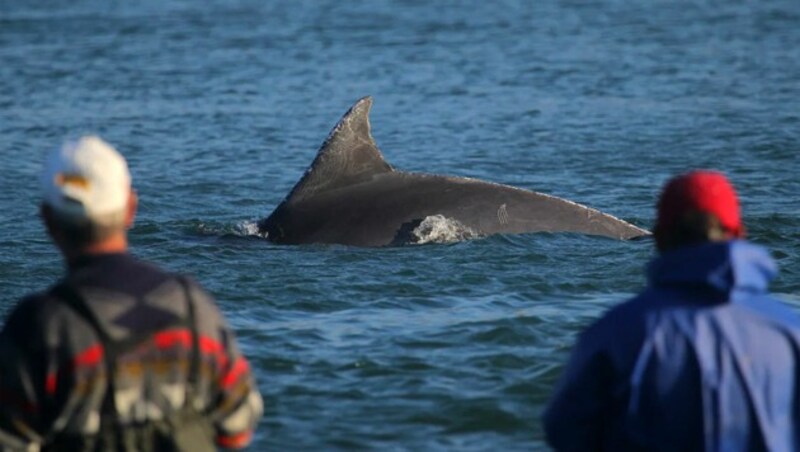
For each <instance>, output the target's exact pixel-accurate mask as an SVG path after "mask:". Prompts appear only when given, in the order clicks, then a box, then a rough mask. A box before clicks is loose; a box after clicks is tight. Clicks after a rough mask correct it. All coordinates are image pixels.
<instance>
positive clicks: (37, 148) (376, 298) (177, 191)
mask: <svg viewBox="0 0 800 452" xmlns="http://www.w3.org/2000/svg"><path fill="white" fill-rule="evenodd" d="M29 3H32V4H29ZM364 95H372V96H374V101H375V103H374V107H373V112H372V126H373V135H374V137H375V139H376V141H377V143H378V145H379V146H380V147H381V149H382V150H383V152H384V155H385V156H386V158H387V160H388V161H389V162H390V163H391V164H392V165H394V166H395V167H397V168H399V169H403V170H408V171H419V172H430V173H441V174H453V175H461V176H469V177H476V178H482V179H487V180H491V181H495V182H499V183H505V184H510V185H514V186H518V187H522V188H527V189H531V190H536V191H540V192H544V193H549V194H553V195H556V196H561V197H565V198H568V199H571V200H574V201H577V202H580V203H583V204H586V205H589V206H591V207H594V208H597V209H600V210H603V211H605V212H608V213H610V214H613V215H615V216H618V217H620V218H623V219H625V220H627V221H630V222H632V223H634V224H636V225H638V226H641V227H645V228H650V227H652V224H653V220H654V209H653V205H654V203H655V200H656V197H657V195H658V191H659V189H660V187H661V185H662V184H663V183H664V181H665V180H666V179H667V178H668V177H670V176H671V175H674V174H676V173H679V172H681V171H684V170H687V169H690V168H716V169H719V170H722V171H724V172H726V173H727V174H728V175H729V177H730V178H731V180H732V181H733V182H734V184H735V185H736V186H737V187H738V188H739V191H740V196H741V201H742V205H743V210H744V217H745V221H746V223H747V227H748V229H749V233H750V238H751V239H752V240H753V241H755V242H757V243H760V244H762V245H765V246H767V247H769V248H770V249H771V250H772V253H773V256H774V257H775V259H776V260H777V262H778V264H779V266H780V268H781V273H780V275H779V277H778V278H777V280H776V281H775V282H774V284H773V289H774V291H775V292H776V293H777V295H778V296H779V297H781V298H782V299H784V300H786V302H787V303H789V304H791V305H792V306H794V307H796V308H797V309H798V310H800V257H799V256H798V255H799V254H800V202H798V195H800V178H798V176H797V174H798V170H800V3H798V2H797V1H796V0H774V1H731V2H716V1H645V0H640V1H625V2H623V1H541V2H529V1H524V0H506V1H497V2H482V1H472V0H465V1H441V2H435V3H434V2H423V1H412V0H408V1H389V0H382V1H366V0H363V1H349V2H339V1H333V0H319V1H316V0H315V1H311V0H305V1H283V0H277V1H271V2H260V1H212V2H189V1H167V2H162V1H156V0H145V1H142V2H121V1H100V0H72V1H69V2H60V1H41V2H14V1H10V0H0V156H1V157H2V158H0V174H2V176H0V210H2V215H0V293H2V296H1V298H0V314H2V313H5V312H7V311H8V309H10V307H12V306H13V305H14V303H15V302H16V301H17V300H18V299H19V298H20V297H21V296H23V294H25V293H27V292H30V291H33V290H41V289H43V288H45V287H46V286H47V285H48V284H49V283H51V282H52V281H53V280H54V279H55V278H57V277H58V276H59V275H60V274H61V272H62V270H63V268H62V264H61V261H60V258H59V256H58V255H57V253H56V252H55V250H54V248H53V247H52V246H51V245H50V243H49V242H48V240H47V237H46V235H45V233H44V231H43V228H42V226H41V225H40V223H39V220H38V216H37V205H38V202H39V188H38V172H39V168H40V166H41V164H42V162H43V160H44V156H45V155H46V153H47V152H48V151H49V150H51V149H53V148H54V147H56V146H58V145H60V143H61V142H62V141H63V140H64V139H66V138H70V137H73V138H74V137H77V136H79V135H81V134H83V133H98V134H100V135H102V136H103V137H104V138H106V139H107V140H108V141H110V142H111V143H113V144H114V145H116V146H117V147H118V148H119V149H120V150H121V151H122V152H123V153H124V154H125V155H126V157H127V158H128V159H129V162H130V166H131V170H132V173H133V178H134V184H135V186H136V189H137V190H138V193H139V196H140V200H141V206H140V212H139V217H138V221H137V223H136V226H135V228H134V229H133V230H132V231H131V241H132V247H133V252H134V253H135V254H136V255H138V256H140V257H142V258H144V259H148V260H152V261H155V262H157V263H159V264H160V265H162V266H164V267H166V268H169V269H171V270H175V271H182V272H187V273H191V274H193V275H195V276H196V277H197V278H198V279H199V280H200V281H201V282H202V283H203V284H204V285H205V286H206V287H207V288H208V289H209V290H210V291H212V292H213V293H214V294H215V295H216V297H217V298H218V301H219V305H220V307H221V309H222V310H223V311H224V312H225V314H226V316H227V318H228V319H229V322H230V323H231V324H232V326H233V327H234V328H235V330H236V331H237V334H238V338H239V341H240V343H241V345H242V347H243V348H244V350H245V352H246V354H247V355H248V356H249V358H250V360H251V362H252V365H253V367H254V368H255V369H256V374H257V377H258V382H259V386H260V388H261V391H262V393H263V394H264V398H265V403H266V413H265V416H264V419H263V421H262V423H261V425H260V427H259V430H258V433H257V437H256V439H255V442H254V444H253V446H252V447H251V450H256V451H261V450H303V451H305V450H467V451H473V450H474V451H484V450H546V446H545V444H544V441H543V433H542V430H541V426H540V423H539V416H540V414H541V411H542V409H543V406H544V404H545V403H546V401H547V399H548V397H549V394H550V392H551V389H552V385H553V383H554V381H555V380H556V379H557V377H558V375H559V372H560V371H561V369H562V366H563V363H564V360H565V358H566V356H567V355H568V353H569V350H570V347H571V345H572V343H573V341H574V339H575V336H576V334H578V332H579V331H581V329H582V328H584V327H585V326H586V325H587V324H588V323H589V322H591V321H592V320H594V319H596V318H598V316H600V315H601V314H602V313H603V312H604V311H605V310H606V309H608V308H609V307H611V306H613V305H615V304H616V303H619V302H620V301H622V300H624V299H625V298H626V297H628V296H630V295H631V294H633V293H635V292H637V291H638V290H639V289H641V288H642V287H643V284H644V276H643V268H644V265H645V264H646V262H647V261H648V260H649V259H650V258H652V257H653V254H654V253H653V244H652V242H651V241H649V240H644V241H632V242H620V241H615V240H610V239H605V238H598V237H587V236H580V235H574V234H528V235H514V236H494V237H489V238H482V239H475V240H467V241H462V242H456V243H447V244H441V243H427V244H421V245H416V246H406V247H397V248H385V249H361V248H351V247H345V246H321V245H308V246H277V245H273V244H270V243H269V242H267V241H265V240H263V239H262V238H260V237H258V236H256V235H254V234H253V230H254V224H255V221H257V220H258V219H259V218H262V217H264V216H266V215H268V214H269V212H270V211H271V210H272V208H273V207H275V206H276V205H277V204H278V203H279V202H280V201H281V200H282V199H283V197H284V196H285V195H286V194H287V193H288V191H289V190H290V189H291V188H292V186H293V185H294V183H295V182H296V181H297V180H298V179H299V178H300V176H301V175H302V173H303V171H304V170H305V169H306V167H307V166H308V165H309V164H310V163H311V161H312V160H313V158H314V155H315V152H316V150H317V148H318V147H319V145H320V144H321V143H322V140H323V139H324V138H325V137H326V135H327V133H328V132H329V130H330V129H331V127H333V125H334V124H335V123H336V121H337V120H338V119H339V117H340V116H341V115H342V114H343V113H344V112H345V111H346V110H347V109H348V108H349V106H350V105H351V104H352V103H353V102H355V101H356V100H357V99H358V98H360V97H362V96H364Z"/></svg>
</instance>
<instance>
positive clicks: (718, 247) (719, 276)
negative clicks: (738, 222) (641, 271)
mask: <svg viewBox="0 0 800 452" xmlns="http://www.w3.org/2000/svg"><path fill="white" fill-rule="evenodd" d="M777 274H778V268H777V265H776V264H775V261H773V260H772V258H771V257H770V255H769V252H768V251H767V250H766V249H765V248H763V247H761V246H758V245H754V244H752V243H749V242H747V241H744V240H732V241H728V242H713V243H704V244H702V245H697V246H689V247H684V248H679V249H677V250H673V251H669V252H666V253H664V254H662V255H661V256H659V257H657V258H655V259H653V261H651V262H650V264H649V265H648V268H647V275H648V280H649V282H650V285H651V286H691V287H705V288H708V289H711V290H713V291H714V292H719V293H723V294H729V293H731V292H733V291H734V290H736V291H744V292H749V293H763V292H766V291H767V288H768V287H769V283H770V281H772V280H773V279H774V278H775V276H776V275H777Z"/></svg>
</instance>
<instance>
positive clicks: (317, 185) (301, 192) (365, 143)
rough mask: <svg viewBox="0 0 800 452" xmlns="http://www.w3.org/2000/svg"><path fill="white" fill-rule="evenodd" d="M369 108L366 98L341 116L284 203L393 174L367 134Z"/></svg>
mask: <svg viewBox="0 0 800 452" xmlns="http://www.w3.org/2000/svg"><path fill="white" fill-rule="evenodd" d="M371 107H372V98H371V97H369V96H367V97H364V98H362V99H360V100H359V101H358V102H356V103H355V104H354V105H353V106H352V107H351V108H350V110H348V111H347V113H345V114H344V116H342V119H341V120H339V123H338V124H336V127H334V128H333V130H331V133H330V134H329V135H328V138H326V139H325V142H324V143H322V147H320V149H319V151H318V152H317V157H316V158H315V159H314V162H313V163H312V164H311V166H310V167H309V168H308V169H307V170H306V173H305V174H304V175H303V177H302V178H301V179H300V181H299V182H298V183H297V185H295V186H294V188H293V189H292V191H291V193H289V196H288V197H287V198H286V202H295V201H300V200H302V199H305V198H308V197H310V196H312V195H314V194H316V193H319V192H321V191H323V190H332V189H335V188H340V187H345V186H348V185H354V184H358V183H360V182H364V181H367V180H369V179H371V178H372V177H373V176H374V175H375V174H378V173H385V172H391V171H393V169H392V167H391V166H390V165H389V164H388V163H386V160H384V159H383V154H381V151H380V150H379V149H378V146H377V145H376V144H375V140H373V138H372V135H371V134H370V126H369V111H370V108H371Z"/></svg>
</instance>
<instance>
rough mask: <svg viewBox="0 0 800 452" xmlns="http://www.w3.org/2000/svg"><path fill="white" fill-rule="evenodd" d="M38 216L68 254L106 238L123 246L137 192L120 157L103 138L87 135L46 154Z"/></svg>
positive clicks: (123, 160) (131, 218) (95, 245)
mask: <svg viewBox="0 0 800 452" xmlns="http://www.w3.org/2000/svg"><path fill="white" fill-rule="evenodd" d="M41 182H42V189H43V195H44V199H43V203H42V217H43V219H44V221H45V224H46V225H47V229H48V232H49V233H50V235H51V236H52V237H53V239H54V240H55V242H56V244H57V245H58V246H59V247H60V248H61V249H62V251H65V252H66V253H67V254H75V253H80V252H82V251H87V250H89V251H91V250H92V248H93V247H97V246H99V247H100V248H101V251H102V249H103V244H104V243H106V242H109V241H112V242H115V243H116V245H115V247H116V248H119V245H120V243H119V242H120V240H122V242H123V244H122V245H123V249H122V250H120V249H114V250H113V251H123V250H124V248H126V247H127V240H126V230H127V228H128V227H130V226H131V225H132V224H133V218H134V216H135V212H136V195H135V193H134V192H133V191H132V190H131V176H130V173H129V172H128V165H127V163H126V162H125V159H124V158H123V157H122V156H121V155H120V154H119V153H118V152H117V151H116V150H115V149H114V148H112V147H111V146H110V145H109V144H108V143H106V142H105V141H103V140H101V139H100V138H98V137H95V136H86V137H83V138H81V139H80V140H78V141H76V142H69V143H66V144H65V145H64V146H63V147H61V149H58V150H56V151H54V152H53V153H51V154H50V156H49V157H48V159H47V162H46V163H45V166H44V170H43V172H42V179H41Z"/></svg>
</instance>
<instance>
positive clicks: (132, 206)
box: [125, 189, 139, 229]
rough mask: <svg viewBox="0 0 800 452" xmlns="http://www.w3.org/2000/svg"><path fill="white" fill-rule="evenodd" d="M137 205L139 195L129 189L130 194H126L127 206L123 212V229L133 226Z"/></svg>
mask: <svg viewBox="0 0 800 452" xmlns="http://www.w3.org/2000/svg"><path fill="white" fill-rule="evenodd" d="M138 207H139V197H138V196H137V195H136V192H135V191H134V190H133V189H131V194H130V196H128V206H127V209H128V210H127V211H126V212H125V229H130V228H132V227H133V222H134V221H135V220H136V209H137V208H138Z"/></svg>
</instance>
